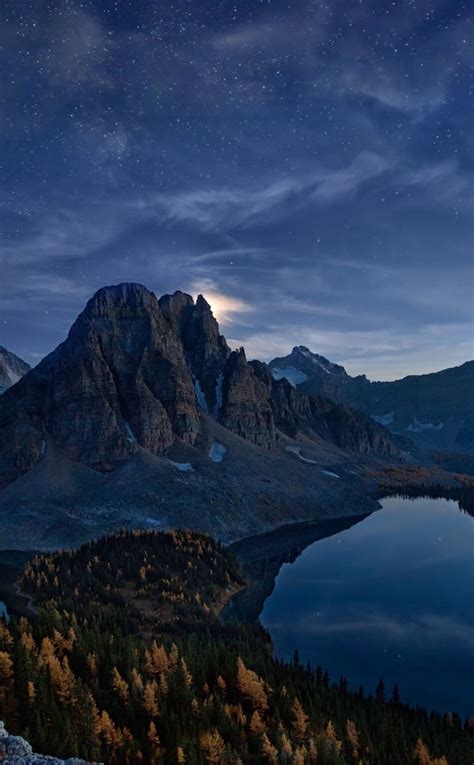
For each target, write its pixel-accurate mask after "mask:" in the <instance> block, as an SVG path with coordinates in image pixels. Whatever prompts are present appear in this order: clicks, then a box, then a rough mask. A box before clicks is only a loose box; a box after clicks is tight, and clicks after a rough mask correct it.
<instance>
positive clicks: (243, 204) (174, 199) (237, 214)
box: [139, 151, 391, 228]
mask: <svg viewBox="0 0 474 765" xmlns="http://www.w3.org/2000/svg"><path fill="white" fill-rule="evenodd" d="M390 164H391V163H390V161H389V160H388V159H387V158H386V157H382V156H380V155H378V154H375V153H374V152H368V151H364V152H361V153H360V154H358V155H357V156H356V157H355V158H354V160H353V161H352V162H350V163H349V164H347V165H346V166H344V167H342V168H337V169H331V168H324V167H318V168H315V169H314V170H313V172H308V173H304V174H295V175H288V176H287V177H285V178H282V179H281V180H277V181H273V182H271V183H267V184H264V185H262V186H260V187H257V186H255V185H254V186H251V187H244V186H241V187H238V188H228V187H227V188H226V187H222V188H216V189H207V188H203V189H193V190H189V191H180V192H177V193H175V194H159V195H156V196H155V197H153V198H152V199H151V200H144V201H143V202H141V203H139V206H141V207H146V206H148V207H152V206H155V207H156V209H157V211H160V210H161V211H162V212H163V213H164V214H166V215H167V216H168V217H169V218H170V220H172V221H173V222H174V223H179V222H181V221H186V220H188V221H193V222H194V223H197V224H198V225H199V226H202V227H203V228H214V227H216V226H229V227H231V228H232V227H239V226H249V225H251V224H253V223H256V224H259V225H260V224H261V223H262V222H268V221H269V220H271V219H272V218H274V217H275V216H281V215H282V214H283V215H285V216H288V215H289V214H290V213H291V212H294V210H295V207H301V206H307V205H309V204H311V202H313V203H314V202H319V203H321V204H323V203H328V202H331V201H332V200H335V199H339V198H341V197H344V196H347V195H348V194H352V193H353V192H355V191H357V190H358V189H359V188H360V187H361V186H362V185H363V184H364V183H365V182H366V181H369V180H371V179H372V178H376V177H378V176H380V175H381V174H382V173H383V172H385V171H386V170H387V169H388V168H389V167H390Z"/></svg>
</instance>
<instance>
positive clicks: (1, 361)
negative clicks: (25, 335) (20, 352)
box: [0, 345, 30, 394]
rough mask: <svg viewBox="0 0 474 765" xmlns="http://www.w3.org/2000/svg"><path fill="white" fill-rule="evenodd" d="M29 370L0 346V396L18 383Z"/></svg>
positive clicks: (24, 363)
mask: <svg viewBox="0 0 474 765" xmlns="http://www.w3.org/2000/svg"><path fill="white" fill-rule="evenodd" d="M29 369H30V365H29V364H27V363H26V361H23V359H20V358H19V356H16V354H14V353H12V352H11V351H9V350H7V349H6V348H4V347H3V345H0V394H2V393H4V392H5V391H6V390H7V388H10V387H11V386H12V385H14V384H15V383H17V382H18V380H20V379H21V378H22V377H23V375H25V374H26V373H27V372H28V371H29Z"/></svg>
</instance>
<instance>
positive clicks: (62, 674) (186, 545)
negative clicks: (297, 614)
mask: <svg viewBox="0 0 474 765" xmlns="http://www.w3.org/2000/svg"><path fill="white" fill-rule="evenodd" d="M244 586H245V581H244V578H243V575H242V574H241V572H240V570H239V566H238V564H237V561H236V559H235V558H234V557H233V555H232V553H231V552H230V551H229V550H227V549H226V548H224V547H222V546H221V545H220V544H219V543H217V542H215V541H214V540H212V539H211V538H209V537H206V536H204V535H200V534H195V533H191V532H187V531H170V532H156V531H135V532H131V531H121V532H118V533H116V534H114V535H111V536H107V537H104V538H102V539H99V540H97V541H94V542H91V543H89V544H87V545H84V546H83V547H81V548H80V549H78V550H71V551H63V552H58V553H53V554H42V555H37V556H35V557H34V558H33V559H32V560H30V561H29V562H28V563H27V564H26V566H25V568H24V571H23V573H22V575H21V578H20V580H19V587H20V588H21V591H22V592H23V593H25V594H28V595H29V596H30V597H31V600H32V610H33V611H34V613H32V614H31V617H29V618H25V617H21V618H14V617H12V618H11V619H10V620H9V621H7V620H6V619H3V620H0V719H3V720H4V721H5V723H6V725H7V727H8V729H9V730H10V731H11V732H14V733H18V734H21V735H24V736H25V738H27V739H28V740H29V741H30V742H31V743H32V745H33V747H34V749H35V751H39V752H42V753H44V754H54V755H56V756H63V757H66V756H67V757H71V756H80V757H83V758H85V759H87V760H90V761H102V762H105V763H111V764H114V763H117V764H118V763H147V764H148V763H149V764H150V765H165V764H166V765H183V764H189V765H213V764H214V763H222V765H239V764H241V765H254V764H257V763H263V764H264V765H265V763H268V765H290V764H291V765H310V764H311V765H313V764H314V763H318V765H349V764H350V763H357V764H359V765H405V763H407V764H408V763H409V764H410V765H430V764H431V765H447V764H449V765H471V763H472V762H473V760H474V729H473V728H472V726H470V725H469V724H468V723H467V722H463V721H461V720H460V719H459V718H458V717H457V716H456V715H455V714H449V715H440V714H435V713H430V712H428V711H426V710H424V709H420V708H417V709H414V708H410V707H408V706H406V705H404V704H403V703H402V702H401V701H400V696H399V692H398V689H397V688H396V687H395V688H393V689H385V688H384V685H383V681H381V682H380V683H379V685H378V688H377V690H376V692H375V694H374V695H371V694H366V693H364V690H363V689H362V688H361V689H359V690H358V691H357V692H354V691H352V690H350V689H349V687H348V683H347V680H346V679H345V678H343V677H341V678H339V679H337V681H336V682H335V681H334V678H331V679H330V678H329V677H328V675H327V673H326V672H325V671H324V670H323V669H322V668H321V667H311V666H306V665H303V664H302V663H301V662H300V660H299V658H298V656H297V655H295V656H294V658H293V660H292V661H291V662H283V661H279V660H278V659H277V658H275V657H274V656H273V653H272V645H271V639H270V636H269V635H268V633H266V632H265V631H264V630H263V628H262V627H260V626H259V625H258V624H248V623H244V622H226V623H224V622H221V621H220V619H219V614H220V612H221V610H222V608H223V607H224V605H225V604H226V603H227V602H228V600H229V598H231V597H232V595H233V594H235V593H236V592H238V591H239V590H240V589H242V588H243V587H244ZM433 671H435V669H434V668H433Z"/></svg>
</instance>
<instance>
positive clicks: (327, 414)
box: [0, 284, 396, 484]
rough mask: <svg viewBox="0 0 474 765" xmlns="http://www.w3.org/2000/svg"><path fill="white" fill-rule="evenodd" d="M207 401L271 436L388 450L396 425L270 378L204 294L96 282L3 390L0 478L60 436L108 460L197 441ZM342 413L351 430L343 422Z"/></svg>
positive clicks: (240, 428) (93, 463)
mask: <svg viewBox="0 0 474 765" xmlns="http://www.w3.org/2000/svg"><path fill="white" fill-rule="evenodd" d="M200 410H205V411H206V412H208V413H209V414H211V415H212V416H213V417H214V418H216V419H217V420H218V421H219V422H220V423H221V424H222V425H224V426H225V427H226V428H227V429H228V430H230V431H232V432H233V433H235V434H237V435H238V436H240V437H241V438H242V439H244V440H246V441H249V442H251V443H253V444H257V445H259V446H261V447H266V448H269V447H271V446H272V445H273V444H275V442H276V441H277V439H278V429H281V430H283V431H284V432H286V433H288V434H290V435H292V436H295V435H297V433H298V432H304V433H306V434H307V435H311V434H312V433H316V434H318V435H319V436H322V437H323V438H328V439H329V440H330V441H332V442H333V443H335V444H336V445H338V446H340V447H341V448H347V449H350V450H353V451H355V452H364V453H365V452H370V451H375V452H377V453H381V454H391V453H392V452H394V451H396V447H394V446H393V445H392V447H391V448H390V447H389V445H388V441H389V440H390V439H389V436H388V434H387V431H384V429H383V428H380V426H376V425H375V424H371V423H370V421H368V420H367V418H361V417H359V416H358V415H356V414H355V413H353V412H350V411H349V410H346V409H337V408H335V407H334V404H332V402H328V401H324V400H319V399H317V398H313V397H311V396H304V395H303V394H301V393H300V392H299V391H298V392H297V391H295V390H294V389H292V388H291V386H290V385H289V384H288V383H287V382H286V381H285V380H280V381H275V380H273V379H272V376H271V374H270V373H269V370H268V368H267V366H266V365H265V364H262V363H260V362H252V363H248V362H247V360H246V358H245V352H244V350H243V349H240V350H239V351H234V352H232V353H231V351H230V349H229V348H228V346H227V343H226V341H225V339H224V337H223V336H222V335H221V334H220V333H219V327H218V324H217V322H216V320H215V318H214V316H213V315H212V311H211V308H210V306H209V304H208V303H207V302H206V300H205V299H204V298H203V297H202V296H199V297H198V299H197V301H196V302H194V300H193V299H192V297H191V296H190V295H186V294H184V293H182V292H176V293H175V294H174V295H165V296H164V297H162V298H161V299H160V300H158V299H157V298H156V296H155V295H154V294H153V293H152V292H150V291H149V290H147V289H146V288H145V287H143V286H141V285H138V284H120V285H118V286H115V287H105V288H103V289H101V290H99V291H98V292H97V293H96V294H95V295H94V296H93V298H91V300H90V301H89V302H88V304H87V306H86V308H85V309H84V311H83V312H82V313H81V314H80V316H79V317H78V319H77V320H76V321H75V323H74V324H73V326H72V328H71V330H70V332H69V335H68V337H67V339H66V340H65V341H64V342H63V343H62V344H61V345H60V346H58V348H57V349H56V350H55V351H53V353H51V354H50V355H49V356H47V357H46V358H45V359H44V360H43V361H42V362H41V363H40V364H38V366H37V367H35V368H34V369H33V370H31V371H30V372H28V374H26V375H25V376H24V377H23V378H22V379H21V380H20V381H19V382H18V383H17V384H16V385H15V386H14V388H11V389H10V390H8V391H6V393H4V394H3V396H2V397H1V399H0V484H6V483H8V482H10V481H12V480H14V479H15V478H16V477H18V476H19V475H21V474H22V473H24V472H26V471H27V470H29V469H30V468H31V467H33V466H34V465H35V464H37V463H38V462H39V461H40V460H41V459H42V457H43V456H44V454H45V453H46V452H47V450H48V449H50V448H54V449H56V450H59V451H60V452H62V453H64V455H65V456H66V457H67V458H68V459H70V460H73V461H75V462H79V463H83V464H85V465H87V466H89V467H92V468H94V469H96V470H99V471H102V472H107V471H110V470H113V469H114V468H116V467H117V466H118V465H119V464H121V463H123V462H124V461H126V460H127V459H128V458H129V457H130V456H131V455H132V454H133V453H134V452H136V451H137V449H138V448H139V447H142V448H143V449H145V450H146V451H148V452H150V453H152V454H154V455H160V454H163V453H165V452H166V451H167V450H168V449H169V448H170V447H171V446H172V445H173V443H175V442H176V440H177V439H178V440H179V441H180V442H183V443H184V444H186V445H188V446H192V445H194V444H195V443H196V442H197V439H198V436H199V433H200V428H201V424H202V423H201V420H202V417H201V414H200ZM346 425H347V432H346V430H345V428H346Z"/></svg>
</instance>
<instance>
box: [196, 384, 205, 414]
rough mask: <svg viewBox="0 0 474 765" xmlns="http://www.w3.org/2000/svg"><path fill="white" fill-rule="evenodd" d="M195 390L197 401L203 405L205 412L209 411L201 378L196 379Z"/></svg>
mask: <svg viewBox="0 0 474 765" xmlns="http://www.w3.org/2000/svg"><path fill="white" fill-rule="evenodd" d="M194 392H195V394H196V401H197V402H198V405H199V406H200V407H201V409H202V410H203V412H207V401H206V397H205V395H204V391H203V389H202V388H201V383H200V382H199V380H194Z"/></svg>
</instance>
